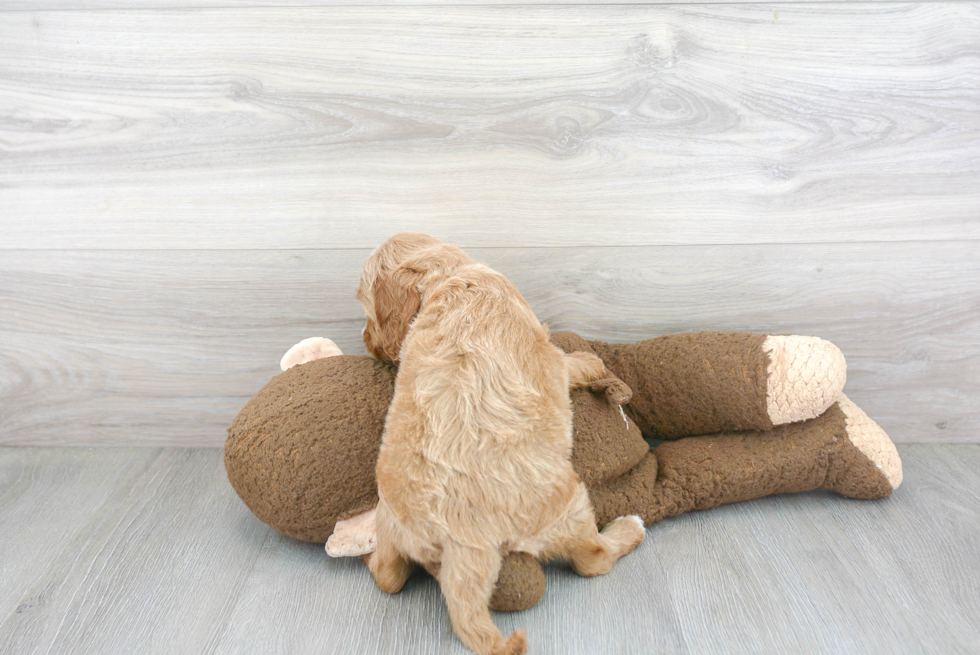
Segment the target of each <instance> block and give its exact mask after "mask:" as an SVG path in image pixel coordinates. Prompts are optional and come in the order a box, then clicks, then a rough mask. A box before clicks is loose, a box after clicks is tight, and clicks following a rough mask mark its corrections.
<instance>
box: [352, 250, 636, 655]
mask: <svg viewBox="0 0 980 655" xmlns="http://www.w3.org/2000/svg"><path fill="white" fill-rule="evenodd" d="M357 296H358V298H359V299H360V301H361V303H362V304H363V305H364V311H365V312H366V314H367V317H368V318H367V324H366V326H365V328H364V342H365V344H366V345H367V347H368V350H369V351H370V352H371V353H372V354H373V355H374V356H376V357H377V358H379V359H382V360H385V361H390V362H397V363H399V369H398V376H397V378H396V381H395V395H394V398H393V400H392V403H391V408H390V409H389V411H388V417H387V420H386V423H385V429H384V437H383V440H382V444H381V452H380V455H379V457H378V467H377V477H378V496H379V498H380V501H379V503H378V509H377V531H378V532H377V550H376V551H375V552H374V553H373V554H372V555H370V556H369V557H368V564H369V566H370V569H371V573H372V574H374V578H375V580H376V581H377V583H378V586H380V587H381V588H382V589H384V590H385V591H388V592H391V593H395V592H397V591H399V590H401V588H402V586H403V585H404V584H405V580H406V579H407V578H408V576H409V574H410V573H411V568H412V564H411V562H418V563H421V564H423V565H425V566H426V567H427V568H429V569H430V570H432V571H438V578H439V583H440V585H441V587H442V592H443V594H444V595H445V597H446V604H447V606H448V609H449V616H450V619H451V620H452V624H453V628H454V630H455V631H456V634H457V635H458V636H459V638H460V639H461V640H462V641H463V643H464V644H466V645H467V646H468V647H469V648H471V649H472V650H474V651H476V652H477V653H480V654H481V655H484V654H491V653H492V654H494V655H497V654H503V653H507V654H513V653H523V652H525V651H526V642H525V636H524V633H523V632H515V633H514V634H512V635H511V636H510V638H509V639H506V640H505V639H504V637H503V635H502V634H501V633H500V631H499V630H498V629H497V627H496V626H495V625H494V624H493V622H492V621H491V618H490V612H489V610H488V608H487V603H488V601H489V599H490V595H491V593H492V591H493V586H494V583H495V581H496V579H497V574H498V572H499V569H500V562H501V558H502V556H503V555H505V554H507V553H508V552H510V551H523V552H527V553H530V554H532V555H534V556H537V557H549V556H553V557H563V558H567V559H568V560H570V561H571V563H572V566H573V568H574V569H575V571H576V572H578V573H579V574H581V575H587V576H591V575H602V574H604V573H607V572H608V571H609V570H610V568H612V565H613V564H614V563H615V562H616V560H617V559H619V558H620V557H622V556H623V555H625V554H626V553H628V552H630V551H631V550H633V548H635V547H636V545H637V544H639V543H640V541H642V540H643V535H644V530H643V524H642V522H641V521H640V520H639V519H638V518H637V517H623V518H620V519H616V520H615V521H613V522H612V523H610V524H609V525H608V526H607V527H606V528H605V529H604V530H603V531H602V533H599V532H598V531H597V530H596V526H595V519H594V518H593V514H592V507H591V505H590V504H589V498H588V495H587V493H586V490H585V486H584V485H583V484H582V483H581V482H580V481H579V479H578V476H577V475H576V474H575V471H574V470H572V465H571V461H570V457H571V451H572V409H571V401H570V399H569V389H570V388H575V387H578V386H586V385H588V384H589V383H590V382H592V381H594V380H598V379H601V378H604V377H610V374H609V373H607V371H606V369H605V366H604V365H603V363H602V361H601V360H600V359H599V358H597V357H595V356H594V355H591V354H586V353H573V354H571V355H567V356H566V355H565V354H564V353H562V351H561V350H559V349H558V348H556V347H555V346H553V345H552V344H551V343H550V342H549V341H548V330H547V328H546V327H545V326H543V325H541V323H539V322H538V320H537V318H535V316H534V313H533V312H532V311H531V308H530V307H529V306H528V304H527V302H526V301H525V300H524V298H523V297H522V296H521V294H520V293H519V292H518V291H517V289H516V288H515V287H514V285H512V284H511V283H510V282H508V281H507V279H506V278H505V277H504V276H502V275H500V274H499V273H497V272H495V271H493V270H491V269H489V268H487V267H486V266H484V265H482V264H479V263H477V262H475V261H473V260H472V259H470V258H469V257H468V256H466V254H464V253H463V251H461V250H460V249H459V248H457V247H455V246H452V245H447V244H443V243H440V242H439V241H437V240H436V239H433V238H432V237H429V236H426V235H424V234H410V233H406V234H399V235H396V236H394V237H392V238H391V239H389V240H388V241H386V242H385V243H384V244H383V245H382V246H381V247H380V248H378V249H377V250H376V251H375V252H374V253H373V254H372V255H371V256H370V258H368V260H367V263H366V264H365V266H364V271H363V274H362V275H361V284H360V288H359V289H358V293H357Z"/></svg>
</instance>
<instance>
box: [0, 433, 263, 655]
mask: <svg viewBox="0 0 980 655" xmlns="http://www.w3.org/2000/svg"><path fill="white" fill-rule="evenodd" d="M10 452H12V451H10V450H8V449H4V450H3V451H2V453H3V457H10V455H8V453H10ZM13 452H16V451H13ZM48 452H50V451H48ZM64 452H65V453H69V454H70V453H71V452H72V451H64ZM98 452H101V451H98ZM146 452H147V451H143V450H135V451H130V453H131V455H130V456H131V457H133V459H134V460H137V461H138V460H141V459H144V458H145V453H146ZM149 452H151V453H152V454H153V455H154V457H153V458H152V461H151V462H150V464H149V465H148V466H143V467H142V470H141V471H140V472H139V473H140V474H139V475H130V476H127V477H126V478H125V479H124V480H122V481H120V483H119V484H117V485H116V487H115V488H114V489H113V493H112V495H111V496H110V497H109V498H108V499H107V501H106V503H105V504H104V506H103V507H102V508H100V512H99V513H98V514H97V515H96V516H94V517H92V519H91V521H90V522H89V523H88V525H87V526H86V529H85V530H84V531H81V532H80V534H79V535H78V536H77V537H76V538H75V539H74V540H73V541H72V543H71V544H70V546H69V548H66V549H65V551H64V552H63V553H62V554H61V556H60V557H59V558H58V559H57V560H56V561H55V562H54V563H52V565H51V566H50V567H49V568H48V570H47V571H45V572H44V574H43V575H41V576H38V579H37V580H36V582H35V584H34V585H33V587H32V588H31V590H30V592H29V594H30V599H29V600H28V601H27V602H26V603H25V604H24V605H25V607H24V608H23V610H22V611H19V612H14V613H11V614H10V615H9V616H6V617H5V618H6V620H5V621H3V623H2V624H0V652H4V653H34V652H51V653H142V652H158V653H164V652H169V653H177V652H180V653H199V652H208V651H210V650H213V648H214V644H215V643H216V642H217V640H218V638H219V637H220V635H221V634H222V633H223V631H224V626H225V621H226V618H227V616H228V615H229V614H230V612H231V610H232V609H233V607H234V605H235V603H236V601H237V599H238V595H239V593H238V592H239V588H240V586H241V585H242V584H243V583H244V582H245V581H246V580H247V579H248V577H249V575H250V571H251V565H252V563H253V562H254V560H255V558H256V556H257V555H258V553H259V552H260V550H261V546H262V543H263V542H264V541H265V539H266V538H267V537H268V529H266V528H265V526H263V525H261V524H258V522H257V521H254V520H248V517H243V516H242V514H241V511H240V510H241V508H242V504H241V501H240V500H238V498H237V497H235V495H234V492H233V491H231V489H230V488H229V485H228V481H227V478H226V477H225V472H224V466H223V464H222V460H221V453H220V451H213V450H169V451H157V450H154V451H149ZM62 457H64V455H62ZM54 461H55V462H58V459H57V458H56V457H55V458H54ZM80 464H81V465H82V466H88V465H89V463H88V462H84V463H80ZM81 491H82V489H80V488H77V487H74V486H73V485H72V484H71V481H70V480H69V481H67V482H66V483H65V484H64V485H63V486H62V487H61V488H60V489H59V493H58V496H57V497H56V498H54V499H53V500H52V502H55V503H58V504H60V505H69V504H71V503H72V502H73V501H72V496H73V493H79V492H81ZM216 525H220V526H221V529H215V526H216ZM5 538H7V537H6V535H5ZM14 539H16V540H20V541H22V545H23V546H33V545H36V544H35V542H34V541H33V540H32V538H31V537H29V536H28V537H27V538H24V537H21V536H19V535H16V536H14ZM12 566H13V567H14V568H15V569H20V568H29V567H31V566H32V561H31V559H30V558H25V559H21V560H19V561H16V562H14V563H13V565H12Z"/></svg>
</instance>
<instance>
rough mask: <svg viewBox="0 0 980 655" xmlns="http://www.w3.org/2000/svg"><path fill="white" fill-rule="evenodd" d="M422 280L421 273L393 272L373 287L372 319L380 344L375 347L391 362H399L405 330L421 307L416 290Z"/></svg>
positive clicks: (408, 270) (410, 271)
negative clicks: (374, 318) (375, 321)
mask: <svg viewBox="0 0 980 655" xmlns="http://www.w3.org/2000/svg"><path fill="white" fill-rule="evenodd" d="M422 277H423V273H422V272H420V271H415V270H412V269H408V268H396V269H395V270H394V271H392V272H391V273H390V274H388V275H385V276H384V277H379V278H378V279H377V280H376V281H375V283H374V290H373V292H372V295H373V296H374V315H375V316H376V317H377V319H378V332H379V335H378V336H379V337H380V340H381V343H379V344H377V346H378V349H379V350H380V351H381V352H383V353H384V354H385V355H387V356H388V358H389V359H390V360H391V361H392V362H397V361H398V359H399V358H398V353H399V351H400V350H401V347H402V341H404V340H405V335H406V334H407V333H408V326H409V324H410V323H411V322H412V319H413V318H415V314H416V313H418V311H419V306H420V305H421V304H422V298H421V296H420V294H419V289H418V285H419V282H421V281H422Z"/></svg>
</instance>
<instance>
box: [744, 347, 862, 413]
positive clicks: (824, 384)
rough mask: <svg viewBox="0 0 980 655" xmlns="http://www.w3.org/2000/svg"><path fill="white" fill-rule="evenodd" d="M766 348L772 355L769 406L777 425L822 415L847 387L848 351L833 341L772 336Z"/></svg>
mask: <svg viewBox="0 0 980 655" xmlns="http://www.w3.org/2000/svg"><path fill="white" fill-rule="evenodd" d="M762 350H763V352H765V353H766V354H767V355H768V356H769V367H768V381H767V389H766V409H767V411H768V413H769V420H771V421H772V424H773V425H783V424H785V423H796V422H797V421H805V420H808V419H811V418H816V417H817V416H820V415H821V414H823V413H824V411H826V410H827V408H828V407H830V406H831V405H832V404H833V403H834V401H835V400H837V397H838V396H839V395H840V392H841V390H842V389H843V388H844V382H845V381H846V380H847V365H846V363H845V361H844V354H843V353H842V352H841V351H840V349H839V348H838V347H837V346H835V345H834V344H832V343H830V342H829V341H825V340H824V339H819V338H817V337H803V336H782V337H774V336H769V337H766V340H765V341H763V342H762Z"/></svg>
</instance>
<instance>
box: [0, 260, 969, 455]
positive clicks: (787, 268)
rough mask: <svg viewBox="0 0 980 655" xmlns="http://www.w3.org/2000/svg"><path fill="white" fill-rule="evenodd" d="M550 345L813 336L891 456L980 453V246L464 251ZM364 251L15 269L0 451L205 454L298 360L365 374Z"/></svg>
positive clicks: (40, 263) (2, 301) (0, 367)
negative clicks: (338, 363)
mask: <svg viewBox="0 0 980 655" xmlns="http://www.w3.org/2000/svg"><path fill="white" fill-rule="evenodd" d="M470 252H471V254H473V256H474V257H476V258H477V259H479V260H482V261H484V262H486V263H488V264H489V265H490V266H492V267H493V268H495V269H497V270H499V271H501V272H502V273H504V274H505V275H507V276H508V277H509V278H510V279H511V280H512V281H513V282H514V283H515V284H516V285H517V287H518V288H519V289H520V290H521V291H522V293H523V294H524V295H525V297H526V298H527V299H528V301H529V302H530V304H531V306H532V308H533V309H534V311H535V312H536V313H537V315H538V316H539V317H540V318H541V319H542V320H543V321H545V322H546V323H547V324H548V325H549V326H550V327H551V329H552V330H564V329H571V330H576V331H578V332H580V333H581V334H583V335H585V336H587V337H591V338H597V339H605V340H608V341H614V342H632V341H638V340H641V339H644V338H648V337H652V336H657V335H659V334H666V333H672V332H681V331H687V330H712V329H739V330H749V331H758V332H771V333H776V334H794V333H795V334H813V335H817V336H821V337H824V338H826V339H829V340H830V341H832V342H834V343H836V344H837V345H838V346H839V347H840V348H841V349H842V350H843V351H844V354H845V356H846V357H847V360H848V375H849V383H848V386H847V393H848V395H849V396H850V397H851V398H852V399H853V400H854V401H855V402H857V403H858V405H859V406H861V407H862V408H864V409H865V411H867V412H868V414H869V415H870V416H871V417H872V418H874V419H875V420H877V421H878V422H879V423H880V424H881V425H882V426H883V427H884V428H885V429H886V430H887V431H888V432H889V434H890V435H891V436H892V438H893V439H894V440H895V441H897V442H915V441H934V442H950V441H953V442H955V441H976V440H977V439H978V434H980V400H978V398H980V304H978V303H980V257H977V244H976V243H974V242H967V243H956V242H951V243H950V242H947V243H942V242H928V243H910V244H902V243H884V244H823V245H784V246H755V245H752V246H715V247H705V246H689V247H644V248H550V249H494V248H489V249H471V251H470ZM369 253H370V251H368V250H339V251H286V252H277V251H251V252H248V251H246V252H235V251H114V252H106V251H88V252H38V251H7V252H5V253H4V254H3V257H2V258H0V333H2V334H3V335H4V339H3V340H2V341H0V443H6V444H48V445H54V444H117V445H119V444H126V443H132V441H131V440H132V439H134V438H138V439H139V440H140V443H145V444H156V445H185V446H207V445H210V446H216V445H220V444H221V443H222V442H223V440H224V437H225V428H226V427H227V426H228V425H229V424H230V423H231V419H232V418H233V417H234V415H235V414H236V413H237V412H238V410H239V409H240V408H241V407H242V405H244V403H245V402H246V400H247V399H248V398H249V397H250V396H251V395H252V394H254V393H255V392H256V391H258V390H259V389H260V388H261V387H262V386H263V385H264V384H265V383H266V382H267V381H268V380H269V379H270V378H271V377H272V376H273V375H275V374H276V373H278V372H279V369H278V362H279V358H280V357H281V356H282V354H283V353H284V352H285V351H286V350H287V349H288V348H289V346H291V345H292V344H294V343H296V342H298V341H300V340H301V339H304V338H306V337H310V336H327V337H330V338H332V339H334V340H335V341H336V342H337V343H338V344H339V345H340V346H341V348H343V349H344V351H345V352H347V353H349V354H363V353H364V348H363V344H362V343H361V340H360V330H361V327H362V325H363V322H362V321H363V319H362V310H361V307H360V304H359V303H358V302H357V301H356V300H355V298H354V296H353V293H354V289H355V288H356V286H357V278H358V276H359V273H360V268H361V265H362V264H363V261H364V259H366V257H367V256H368V254H369Z"/></svg>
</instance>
